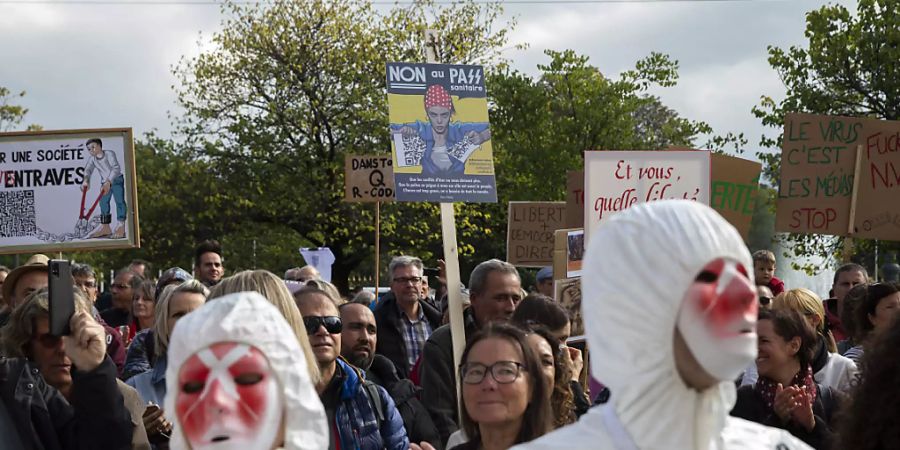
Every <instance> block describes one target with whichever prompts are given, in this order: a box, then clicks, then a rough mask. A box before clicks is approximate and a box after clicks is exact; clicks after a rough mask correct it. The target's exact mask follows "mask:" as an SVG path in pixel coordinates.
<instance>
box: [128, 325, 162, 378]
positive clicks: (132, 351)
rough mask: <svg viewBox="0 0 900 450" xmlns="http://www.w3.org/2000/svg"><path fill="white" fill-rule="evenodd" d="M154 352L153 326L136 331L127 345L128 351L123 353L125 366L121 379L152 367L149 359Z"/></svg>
mask: <svg viewBox="0 0 900 450" xmlns="http://www.w3.org/2000/svg"><path fill="white" fill-rule="evenodd" d="M155 353H156V351H155V349H154V342H153V328H148V329H146V330H141V331H138V333H137V334H136V335H134V339H132V340H131V345H129V346H128V353H127V354H126V355H125V367H124V369H123V371H122V379H123V380H128V379H129V378H131V377H133V376H135V375H139V374H142V373H144V372H149V371H150V369H152V368H153V364H151V363H150V361H152V360H153V355H154V354H155Z"/></svg>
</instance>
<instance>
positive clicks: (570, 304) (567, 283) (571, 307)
mask: <svg viewBox="0 0 900 450" xmlns="http://www.w3.org/2000/svg"><path fill="white" fill-rule="evenodd" d="M553 298H554V299H555V300H556V301H557V302H558V303H559V304H560V306H562V307H563V308H565V309H566V311H568V312H569V317H570V319H571V321H572V329H571V332H570V334H571V335H572V336H580V335H583V334H584V316H583V315H582V313H581V278H564V279H561V280H555V281H553Z"/></svg>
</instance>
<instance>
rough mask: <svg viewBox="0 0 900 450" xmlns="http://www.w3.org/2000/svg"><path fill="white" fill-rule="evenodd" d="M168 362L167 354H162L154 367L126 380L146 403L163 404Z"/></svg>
mask: <svg viewBox="0 0 900 450" xmlns="http://www.w3.org/2000/svg"><path fill="white" fill-rule="evenodd" d="M167 362H168V361H167V359H166V355H165V354H163V355H160V356H159V357H158V358H156V364H154V365H153V368H152V369H150V370H149V371H147V372H144V373H140V374H137V375H135V376H133V377H131V378H129V379H127V380H125V384H127V385H129V386H131V387H133V388H134V389H135V390H136V391H138V394H140V396H141V400H143V401H144V403H150V402H153V403H155V404H157V405H160V406H161V405H163V402H164V401H165V399H166V367H167V366H168V364H167Z"/></svg>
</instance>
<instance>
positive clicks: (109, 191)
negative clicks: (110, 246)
mask: <svg viewBox="0 0 900 450" xmlns="http://www.w3.org/2000/svg"><path fill="white" fill-rule="evenodd" d="M87 148H88V152H90V154H91V157H90V158H88V162H87V164H85V166H84V182H83V183H82V185H81V191H82V192H83V193H86V192H87V190H88V189H89V188H90V186H91V175H93V174H94V170H96V171H97V173H98V174H99V175H100V226H99V227H98V228H97V229H96V230H94V232H93V233H91V234H90V235H88V238H112V239H121V238H124V237H125V217H126V212H127V206H126V205H125V176H124V175H122V168H121V166H120V165H119V160H118V158H116V154H115V153H114V152H113V151H112V150H103V141H101V140H100V139H97V138H93V139H88V141H87ZM111 197H115V200H116V222H117V223H116V229H115V231H113V230H111V229H110V227H109V225H110V224H111V223H112V214H111V212H110V209H109V202H110V199H111Z"/></svg>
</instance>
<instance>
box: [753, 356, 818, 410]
mask: <svg viewBox="0 0 900 450" xmlns="http://www.w3.org/2000/svg"><path fill="white" fill-rule="evenodd" d="M788 386H800V387H802V386H806V391H807V392H809V393H810V394H809V395H810V396H811V398H810V400H809V402H810V403H811V404H812V403H815V402H816V382H815V381H813V373H812V367H809V366H806V370H800V371H799V372H797V374H796V375H794V378H792V379H791V383H790V384H789V385H788ZM783 387H784V388H786V387H787V386H783ZM777 390H778V382H777V381H775V380H772V379H771V378H768V377H764V376H762V375H760V376H759V380H757V381H756V391H757V392H759V393H760V395H762V398H763V401H764V402H766V406H767V407H768V408H769V409H775V407H774V404H775V391H777Z"/></svg>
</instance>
